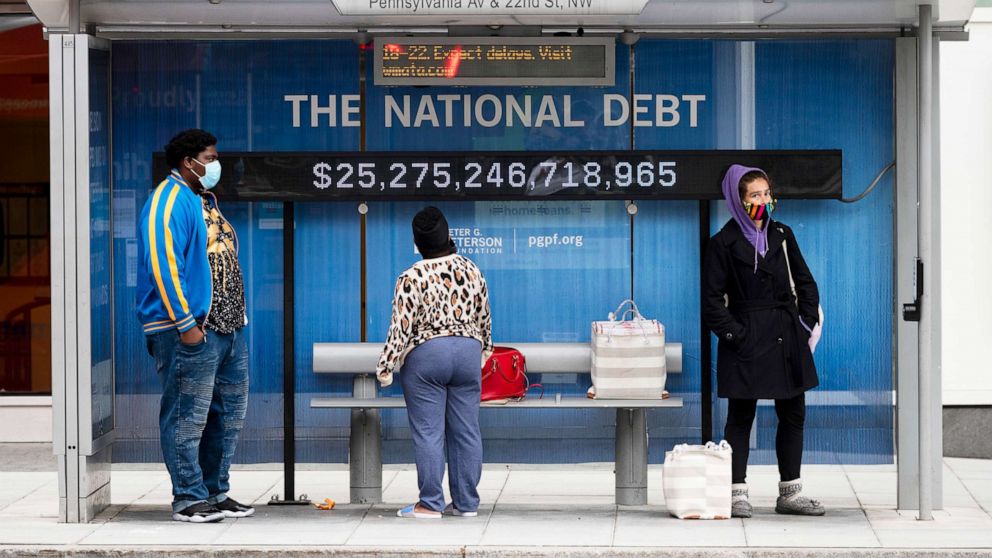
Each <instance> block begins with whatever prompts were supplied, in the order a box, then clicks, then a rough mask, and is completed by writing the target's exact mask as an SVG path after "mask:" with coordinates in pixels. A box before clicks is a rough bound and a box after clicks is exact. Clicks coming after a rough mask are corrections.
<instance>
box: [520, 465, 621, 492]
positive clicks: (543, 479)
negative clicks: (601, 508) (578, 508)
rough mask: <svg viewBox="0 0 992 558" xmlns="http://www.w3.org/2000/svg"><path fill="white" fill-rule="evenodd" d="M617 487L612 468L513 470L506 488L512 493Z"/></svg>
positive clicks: (610, 490) (612, 490) (583, 490)
mask: <svg viewBox="0 0 992 558" xmlns="http://www.w3.org/2000/svg"><path fill="white" fill-rule="evenodd" d="M615 491H616V477H615V476H614V475H613V471H612V470H609V471H515V470H511V471H510V476H509V478H508V479H507V481H506V486H505V487H504V488H503V498H505V497H507V496H509V495H513V496H516V495H523V494H530V495H534V496H546V495H569V496H585V495H597V496H610V497H612V496H613V495H614V493H615Z"/></svg>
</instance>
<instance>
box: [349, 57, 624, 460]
mask: <svg viewBox="0 0 992 558" xmlns="http://www.w3.org/2000/svg"><path fill="white" fill-rule="evenodd" d="M616 64H617V68H618V71H617V83H616V85H615V86H614V87H611V88H599V87H596V88H588V87H583V88H570V89H566V88H561V87H548V88H540V87H534V88H531V87H528V88H521V87H500V88H492V89H489V88H430V89H423V88H408V87H375V88H372V89H371V91H370V92H369V102H368V106H369V117H368V118H369V121H370V122H385V115H384V113H383V107H384V106H385V105H384V96H385V95H391V96H392V98H393V99H397V100H400V99H403V96H404V95H409V96H410V105H411V111H413V109H414V107H418V106H419V105H420V103H421V100H420V99H421V98H422V96H424V95H431V96H434V97H435V98H437V96H439V95H448V94H454V95H466V94H468V95H472V96H473V97H477V96H478V95H481V94H484V93H493V94H495V95H497V96H498V97H500V98H501V99H503V100H504V106H506V104H507V103H506V101H505V98H506V96H508V95H512V96H514V97H515V98H516V99H517V100H518V102H519V103H526V102H527V97H528V96H529V97H530V99H531V103H532V110H533V115H534V118H535V119H536V115H537V113H538V109H539V108H540V103H541V101H542V99H543V97H544V96H545V95H551V96H553V97H554V98H555V99H556V101H557V102H558V104H557V111H558V112H557V114H558V116H559V118H560V119H561V120H562V121H564V110H565V109H564V96H565V95H569V96H570V102H571V104H570V106H571V112H572V115H573V118H580V119H583V120H584V121H585V124H586V125H585V126H582V127H576V128H564V127H553V126H540V127H536V126H532V127H521V126H520V125H519V123H518V122H517V121H513V125H511V126H508V125H506V120H505V119H504V120H503V121H502V122H501V123H500V124H499V125H497V126H493V127H489V128H487V127H483V126H481V125H478V123H474V125H472V126H464V125H463V124H464V118H462V117H461V116H462V112H461V110H454V111H453V112H454V114H455V115H456V116H458V117H459V118H456V119H455V121H454V122H453V124H454V125H453V126H452V127H450V128H443V129H442V130H441V131H438V130H437V129H435V128H432V127H426V128H425V127H423V126H422V127H420V128H416V127H410V128H404V127H399V126H395V127H392V128H377V127H369V129H368V132H367V133H368V135H367V146H368V149H369V150H371V151H385V150H417V151H420V150H457V151H466V150H500V151H519V150H562V151H569V150H589V149H624V148H626V147H627V145H629V140H628V138H629V134H630V128H629V125H622V126H609V127H607V126H604V125H603V121H604V118H603V115H602V112H603V101H602V98H603V95H604V93H615V94H622V95H626V94H627V92H628V91H629V88H630V83H629V71H628V68H629V52H628V50H627V49H626V48H624V47H620V46H618V48H617V61H616ZM368 78H369V82H371V80H372V76H371V74H370V75H369V76H368ZM462 99H464V97H462ZM485 116H486V117H492V114H491V113H486V114H485ZM425 205H427V204H425V203H378V204H371V205H370V211H369V225H368V230H369V232H368V246H369V279H368V281H369V287H368V301H369V304H368V308H369V322H368V334H369V340H372V341H382V340H384V339H385V335H386V330H387V328H388V327H389V319H390V309H391V302H392V294H393V287H394V284H395V281H396V277H397V276H398V275H399V274H400V273H401V272H402V271H403V270H404V269H406V268H407V267H409V265H410V264H412V263H413V262H414V261H416V260H417V259H419V256H417V255H416V254H415V253H414V249H413V238H412V233H411V228H410V223H411V220H412V218H413V215H414V214H415V213H416V212H417V211H418V210H419V209H420V208H422V207H424V206H425ZM435 205H438V206H439V207H441V209H442V211H444V212H445V214H446V216H447V218H448V222H449V225H450V226H451V228H452V229H455V230H456V232H455V239H456V242H459V243H462V242H475V243H478V242H479V241H480V240H481V241H482V243H490V244H498V245H499V246H498V247H489V248H486V249H483V250H477V249H473V248H470V247H463V248H462V250H461V252H462V253H463V254H464V255H466V256H468V257H469V258H471V259H473V260H474V261H475V262H476V263H477V264H478V265H479V267H480V269H481V270H482V272H483V273H484V274H485V276H486V279H487V281H488V283H489V289H490V299H491V305H492V312H493V338H494V340H495V342H496V343H504V344H505V343H511V342H514V341H520V342H538V341H548V342H553V341H557V342H585V341H588V340H589V331H590V323H591V322H592V321H593V320H594V319H604V318H605V316H606V314H607V313H608V312H610V311H612V310H613V309H614V308H615V307H616V305H617V304H618V303H619V302H620V301H621V300H623V299H625V298H627V297H628V296H629V294H630V225H629V220H628V217H627V214H626V211H625V210H624V206H623V203H622V202H619V201H609V202H601V201H596V202H539V201H534V202H471V203H439V204H435ZM476 229H478V230H476ZM554 235H558V237H557V238H558V240H557V242H558V243H557V244H552V245H550V246H537V244H538V243H539V242H540V241H539V240H538V237H543V236H549V237H552V238H554ZM564 237H569V238H570V239H571V240H570V242H569V243H568V244H565V243H564ZM553 242H554V241H553ZM577 242H578V243H580V245H577V244H576V243H577ZM531 381H532V382H540V383H543V384H544V385H545V389H546V391H547V394H548V396H553V395H554V393H559V392H560V393H582V392H584V391H585V390H586V388H587V387H588V386H589V377H588V375H582V376H576V375H570V374H564V375H553V376H552V375H548V376H546V377H542V376H541V375H538V374H535V375H534V376H533V377H532V378H531ZM398 390H399V388H398V387H397V386H394V387H392V388H390V390H388V391H387V393H389V394H397V393H399V391H398ZM383 421H384V427H385V429H384V431H385V435H386V439H387V441H386V445H385V446H384V451H385V456H384V457H385V459H387V460H390V461H406V462H408V461H411V460H412V457H413V454H412V447H411V445H410V443H409V431H408V428H407V423H406V414H405V412H404V411H385V412H384V413H383ZM613 421H614V414H613V413H612V412H609V413H607V412H598V411H570V412H566V413H563V412H558V411H514V412H505V411H500V412H495V411H493V412H488V411H483V413H482V424H483V437H484V439H485V451H486V459H487V460H490V461H498V462H519V461H523V462H556V461H562V460H565V461H590V460H597V461H603V460H609V459H611V457H610V456H612V453H613ZM580 426H581V428H577V427H580ZM577 440H578V441H580V443H576V441H577Z"/></svg>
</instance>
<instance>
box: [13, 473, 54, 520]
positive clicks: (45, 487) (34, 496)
mask: <svg viewBox="0 0 992 558" xmlns="http://www.w3.org/2000/svg"><path fill="white" fill-rule="evenodd" d="M8 517H17V518H29V517H39V518H40V517H47V518H58V517H59V487H58V484H57V483H56V482H54V481H52V482H46V483H44V484H42V485H41V486H38V487H37V488H35V489H34V490H33V491H31V492H30V493H28V494H25V495H24V496H23V497H21V498H20V499H18V500H15V501H13V502H11V503H9V504H7V505H6V506H4V508H3V509H0V518H2V519H3V521H6V518H8Z"/></svg>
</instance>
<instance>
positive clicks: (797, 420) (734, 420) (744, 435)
mask: <svg viewBox="0 0 992 558" xmlns="http://www.w3.org/2000/svg"><path fill="white" fill-rule="evenodd" d="M757 408H758V401H757V400H756V399H730V400H729V404H728V405H727V427H726V428H725V429H724V432H723V437H724V438H725V439H726V440H727V442H729V443H730V447H731V448H733V450H734V453H733V457H732V461H731V463H732V464H733V482H734V483H735V484H739V483H743V482H744V480H745V478H746V477H747V457H748V454H749V453H750V438H751V425H752V424H754V413H755V411H756V410H757ZM775 414H777V415H778V432H776V434H775V453H776V455H777V456H778V474H779V476H780V477H781V480H782V481H791V480H796V479H798V478H799V469H800V467H801V466H802V461H803V428H804V426H805V423H806V394H805V393H803V394H801V395H798V396H796V397H793V398H792V399H776V400H775Z"/></svg>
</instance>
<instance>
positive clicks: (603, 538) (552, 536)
mask: <svg viewBox="0 0 992 558" xmlns="http://www.w3.org/2000/svg"><path fill="white" fill-rule="evenodd" d="M512 476H513V475H512V474H511V478H512ZM615 520H616V507H615V506H603V505H588V506H569V505H557V506H556V505H523V504H512V505H504V504H499V505H497V506H496V509H495V510H494V512H493V514H492V517H491V518H490V520H489V527H488V528H487V529H486V531H485V534H484V535H483V536H482V542H481V544H482V545H486V546H491V545H505V546H609V545H610V544H611V542H612V540H613V530H614V524H615Z"/></svg>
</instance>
